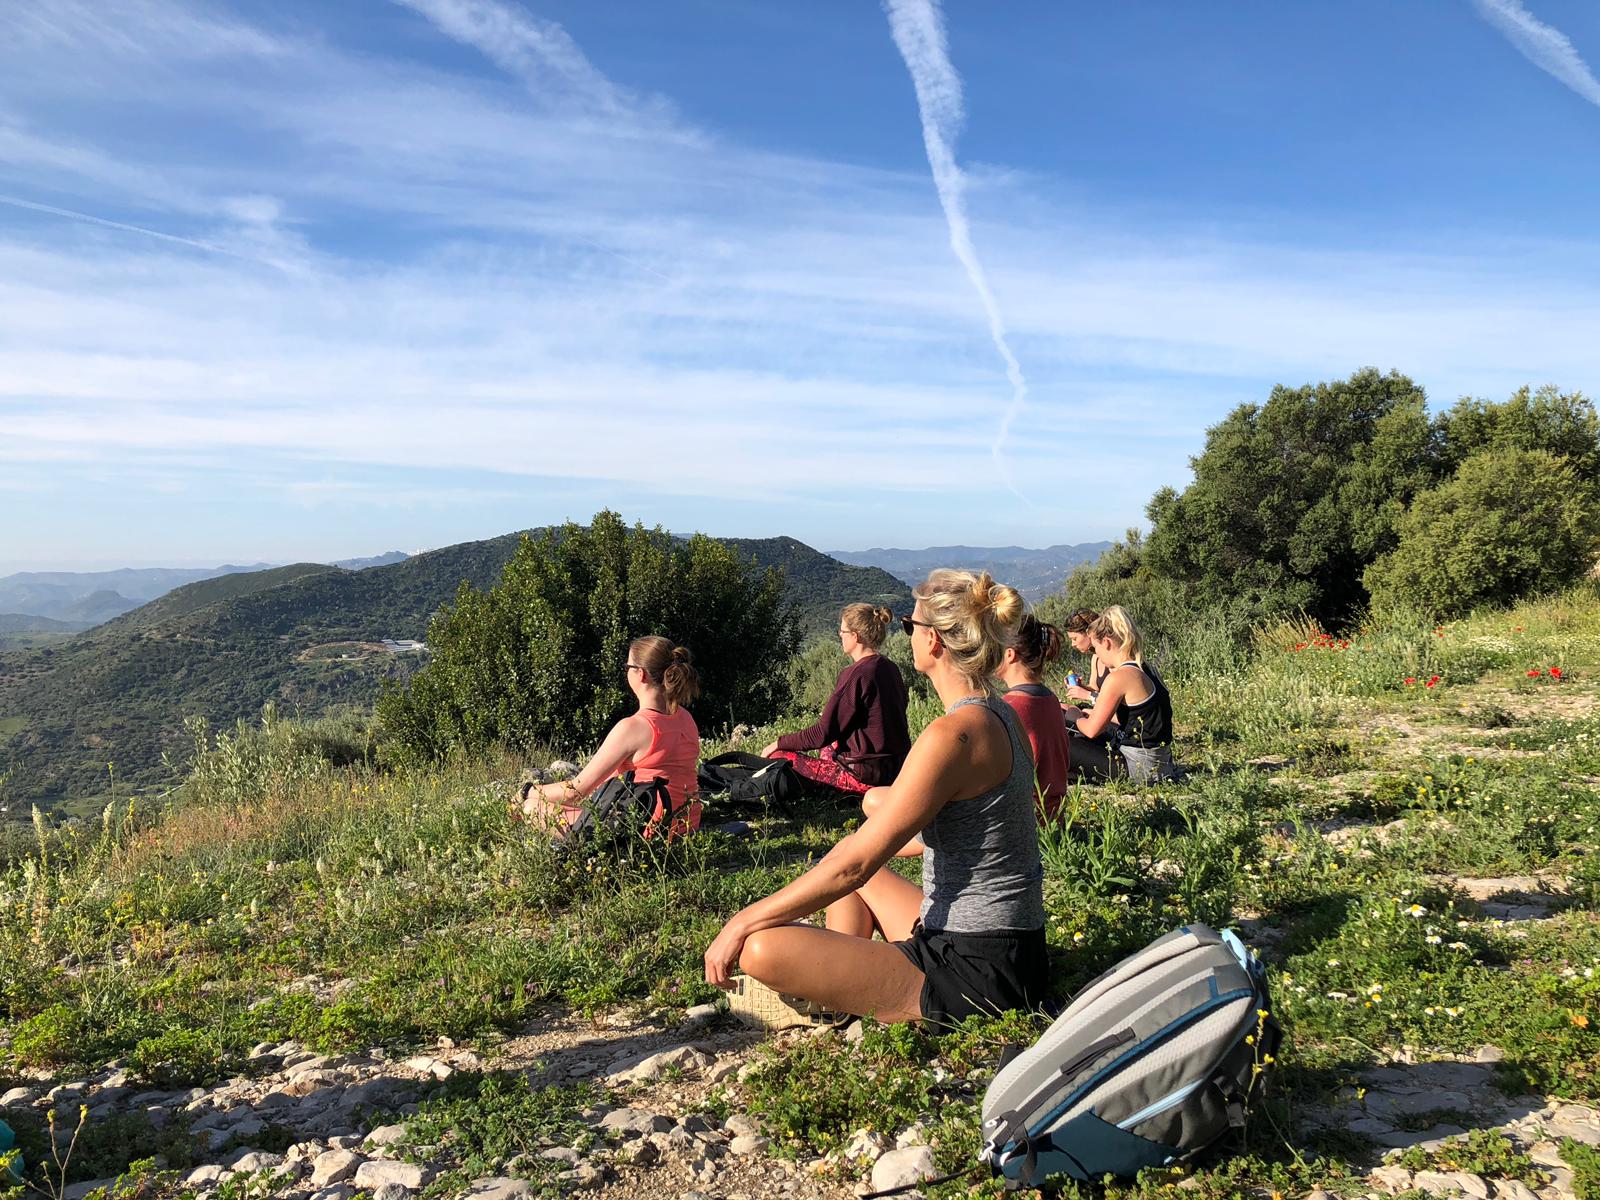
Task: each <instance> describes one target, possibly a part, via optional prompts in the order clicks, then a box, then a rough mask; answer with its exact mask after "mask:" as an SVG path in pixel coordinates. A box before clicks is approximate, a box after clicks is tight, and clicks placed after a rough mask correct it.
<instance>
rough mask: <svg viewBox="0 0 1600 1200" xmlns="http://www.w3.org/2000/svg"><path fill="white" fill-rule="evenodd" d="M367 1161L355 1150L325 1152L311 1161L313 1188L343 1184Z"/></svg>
mask: <svg viewBox="0 0 1600 1200" xmlns="http://www.w3.org/2000/svg"><path fill="white" fill-rule="evenodd" d="M366 1161H367V1160H366V1159H365V1158H363V1157H362V1156H361V1155H359V1154H357V1153H355V1152H354V1151H353V1150H325V1151H323V1153H321V1154H319V1155H317V1156H316V1158H314V1159H312V1160H311V1186H313V1187H319V1188H323V1187H327V1186H328V1185H329V1184H334V1183H343V1182H344V1181H345V1180H347V1179H349V1178H351V1177H352V1176H353V1175H354V1174H355V1173H356V1168H357V1167H359V1166H360V1165H361V1164H362V1163H364V1162H366Z"/></svg>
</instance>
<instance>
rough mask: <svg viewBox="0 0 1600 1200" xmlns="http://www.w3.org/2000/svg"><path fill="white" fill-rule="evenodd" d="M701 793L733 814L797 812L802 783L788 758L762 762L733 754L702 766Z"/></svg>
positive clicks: (760, 759)
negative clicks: (795, 809)
mask: <svg viewBox="0 0 1600 1200" xmlns="http://www.w3.org/2000/svg"><path fill="white" fill-rule="evenodd" d="M699 776H700V791H701V792H702V793H704V794H705V795H707V796H714V797H716V799H715V800H714V801H713V803H714V804H715V805H716V806H717V807H719V808H722V809H725V810H727V811H729V812H752V813H760V812H763V811H765V810H766V809H767V808H777V809H780V810H783V811H785V812H792V811H793V810H794V805H795V801H797V800H798V799H799V798H800V787H801V780H800V776H799V775H797V774H796V773H795V769H794V764H793V763H792V762H790V761H789V760H788V759H786V758H762V757H761V756H760V755H759V754H745V753H744V752H742V751H739V750H730V751H728V753H726V754H719V755H717V756H716V757H715V758H708V759H706V760H705V761H704V762H703V763H701V764H700V770H699Z"/></svg>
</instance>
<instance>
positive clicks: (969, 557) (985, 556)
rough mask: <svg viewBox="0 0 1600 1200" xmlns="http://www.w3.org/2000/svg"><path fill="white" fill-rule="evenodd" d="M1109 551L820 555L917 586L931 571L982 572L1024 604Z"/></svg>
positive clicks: (984, 549) (972, 549)
mask: <svg viewBox="0 0 1600 1200" xmlns="http://www.w3.org/2000/svg"><path fill="white" fill-rule="evenodd" d="M1110 548H1111V543H1110V542H1080V543H1078V544H1077V545H1075V546H1046V547H1045V548H1044V549H1042V550H1031V549H1029V548H1028V547H1026V546H929V547H928V548H927V549H925V550H899V549H894V548H883V547H874V548H873V549H871V550H828V551H825V553H827V554H828V555H829V556H830V557H832V558H837V559H838V560H839V561H840V562H847V563H854V564H856V565H857V566H863V567H882V568H883V569H884V570H885V571H887V572H889V574H891V575H893V576H894V577H895V578H896V579H899V580H901V581H902V582H904V583H908V584H917V583H921V582H922V581H923V580H924V579H926V578H927V576H928V572H929V571H932V570H933V569H934V568H936V567H959V568H961V569H963V570H967V571H987V572H989V574H991V575H993V576H994V577H995V578H996V579H998V580H999V581H1000V582H1001V583H1008V584H1010V585H1011V586H1012V587H1014V588H1016V589H1017V591H1019V592H1021V593H1022V594H1023V595H1024V596H1025V597H1027V599H1029V600H1030V601H1039V600H1043V599H1044V598H1045V597H1046V596H1048V595H1050V594H1051V593H1052V592H1058V591H1060V590H1061V585H1062V584H1063V583H1065V582H1066V580H1067V576H1068V575H1070V574H1072V569H1073V568H1074V567H1076V566H1077V565H1078V564H1080V563H1086V562H1093V561H1094V560H1095V559H1097V558H1099V557H1100V555H1101V554H1103V553H1104V552H1105V551H1106V550H1108V549H1110Z"/></svg>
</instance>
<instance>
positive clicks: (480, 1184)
mask: <svg viewBox="0 0 1600 1200" xmlns="http://www.w3.org/2000/svg"><path fill="white" fill-rule="evenodd" d="M532 1194H533V1185H532V1184H530V1183H529V1182H528V1181H527V1180H526V1179H513V1178H511V1177H510V1176H509V1175H491V1176H489V1177H488V1178H486V1179H475V1180H473V1181H472V1183H471V1184H470V1185H469V1186H468V1188H467V1190H466V1191H464V1192H462V1193H461V1200H523V1197H524V1196H531V1195H532Z"/></svg>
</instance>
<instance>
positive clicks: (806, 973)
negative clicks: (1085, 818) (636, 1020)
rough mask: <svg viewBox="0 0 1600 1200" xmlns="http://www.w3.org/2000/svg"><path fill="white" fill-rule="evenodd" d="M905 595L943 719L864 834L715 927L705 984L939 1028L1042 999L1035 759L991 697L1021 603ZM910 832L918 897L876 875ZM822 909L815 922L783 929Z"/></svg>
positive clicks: (996, 597)
mask: <svg viewBox="0 0 1600 1200" xmlns="http://www.w3.org/2000/svg"><path fill="white" fill-rule="evenodd" d="M913 595H915V597H916V601H917V603H916V608H915V610H914V611H913V613H912V615H911V616H910V617H907V618H905V619H904V622H903V624H904V625H905V627H906V630H907V632H909V633H910V635H911V654H912V661H913V662H914V663H915V665H916V668H917V670H918V671H920V672H922V673H923V674H924V675H926V676H927V677H928V680H929V682H930V683H932V685H933V687H934V690H935V691H936V692H937V693H938V695H939V698H940V699H941V700H942V701H943V702H944V706H945V715H944V716H942V717H940V718H938V719H937V720H936V721H934V722H933V723H932V724H930V725H929V726H928V727H927V729H925V730H924V731H923V732H922V735H921V736H920V737H919V738H917V741H916V744H915V745H913V746H912V747H911V753H910V754H909V755H907V757H906V761H905V765H904V766H903V767H901V769H900V774H899V776H898V777H897V778H896V779H895V781H894V783H892V784H890V785H889V786H888V787H880V788H873V789H872V790H871V791H869V792H868V793H867V794H866V797H865V798H864V800H863V804H862V807H863V810H864V811H865V812H866V813H867V818H866V820H865V821H864V822H863V823H862V824H861V826H860V828H858V829H856V830H855V831H854V832H852V833H849V834H846V835H845V836H844V837H843V838H841V839H840V840H839V841H838V842H837V843H836V844H835V845H834V847H833V849H831V850H830V851H828V853H827V854H826V855H825V856H824V857H823V859H822V861H821V862H819V863H817V865H816V866H814V867H812V868H811V869H810V870H809V871H807V872H806V873H805V874H804V875H802V876H800V878H798V879H796V880H795V881H794V882H793V883H791V884H789V885H788V886H787V887H784V888H782V889H780V890H779V891H777V892H774V893H773V894H772V895H770V896H768V897H767V898H766V899H764V900H758V901H756V903H754V904H752V905H750V906H749V907H747V908H745V909H743V910H742V911H740V912H739V913H737V914H736V915H735V916H734V917H733V918H732V919H731V920H730V921H729V922H728V923H727V924H726V925H725V926H723V928H722V932H721V933H719V934H718V935H717V937H716V940H714V941H713V942H712V943H711V945H710V946H709V947H708V948H707V950H706V954H705V974H706V980H707V982H709V983H713V984H716V985H717V986H719V987H723V988H731V987H732V986H733V982H732V973H733V970H734V968H735V967H736V966H737V967H741V968H743V970H744V972H745V973H746V974H747V975H750V976H753V977H754V978H755V979H757V980H759V981H760V982H761V983H763V984H765V985H766V986H768V987H770V988H772V989H774V990H776V991H778V992H782V993H786V994H788V995H793V996H801V997H804V998H805V999H807V1000H811V1001H813V1002H815V1003H818V1004H820V1005H822V1006H824V1007H826V1008H829V1009H833V1010H834V1011H837V1012H848V1013H857V1014H861V1015H866V1014H869V1013H870V1014H872V1015H873V1016H875V1017H876V1018H877V1019H878V1020H880V1021H885V1022H893V1021H917V1020H922V1021H928V1022H930V1023H933V1024H936V1025H943V1024H948V1023H950V1022H954V1021H958V1020H960V1019H961V1018H963V1017H965V1016H968V1015H970V1014H972V1013H977V1012H996V1011H1003V1010H1006V1009H1011V1008H1032V1007H1034V1006H1036V1005H1038V1004H1039V1003H1040V1002H1041V1001H1042V1000H1043V999H1044V992H1045V940H1044V895H1043V873H1042V870H1041V868H1040V864H1039V839H1038V833H1037V829H1036V826H1035V821H1034V799H1033V759H1032V757H1031V756H1030V754H1029V750H1028V739H1027V735H1026V734H1025V733H1024V732H1023V730H1022V725H1021V723H1020V722H1019V721H1018V720H1017V716H1016V713H1014V712H1013V711H1012V709H1011V706H1010V705H1008V704H1006V703H1005V702H1004V701H1001V700H997V699H994V698H992V697H991V696H990V695H989V692H988V679H989V676H990V675H992V674H993V673H994V670H995V668H996V667H997V666H998V665H999V664H1000V660H1001V656H1002V654H1003V653H1004V650H1005V647H1006V645H1007V644H1008V643H1009V641H1010V640H1011V637H1012V635H1013V632H1014V630H1015V627H1016V624H1017V622H1018V621H1019V620H1020V619H1021V617H1022V610H1023V605H1022V597H1021V596H1019V595H1018V594H1017V593H1016V591H1015V590H1014V589H1012V588H1009V587H1003V586H1001V585H998V584H996V583H995V582H994V580H992V579H991V578H990V577H989V576H988V575H987V574H981V575H973V574H971V573H970V572H966V571H935V572H934V573H933V574H931V575H929V576H928V579H927V581H926V582H925V583H923V584H921V585H920V586H919V587H917V588H916V589H915V590H914V592H913ZM919 835H920V837H921V839H922V842H923V849H922V851H921V854H922V887H921V888H918V887H917V886H916V885H915V884H913V883H911V882H910V881H908V880H906V879H905V878H903V877H901V876H900V875H897V874H895V873H894V872H893V871H890V870H888V869H887V867H886V866H885V864H886V863H887V862H888V861H889V859H891V858H893V857H894V856H895V855H896V854H897V853H903V852H906V851H907V848H908V847H909V846H910V845H912V844H913V839H915V838H917V837H918V836H919ZM824 909H825V910H826V913H827V917H826V924H827V928H825V929H817V928H815V927H813V926H810V925H798V924H795V923H794V922H796V921H799V920H801V919H802V918H805V917H808V916H811V915H812V914H814V913H816V912H818V911H821V910H824ZM874 933H881V934H882V935H883V938H884V940H883V941H877V940H875V939H874V937H873V935H874Z"/></svg>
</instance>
